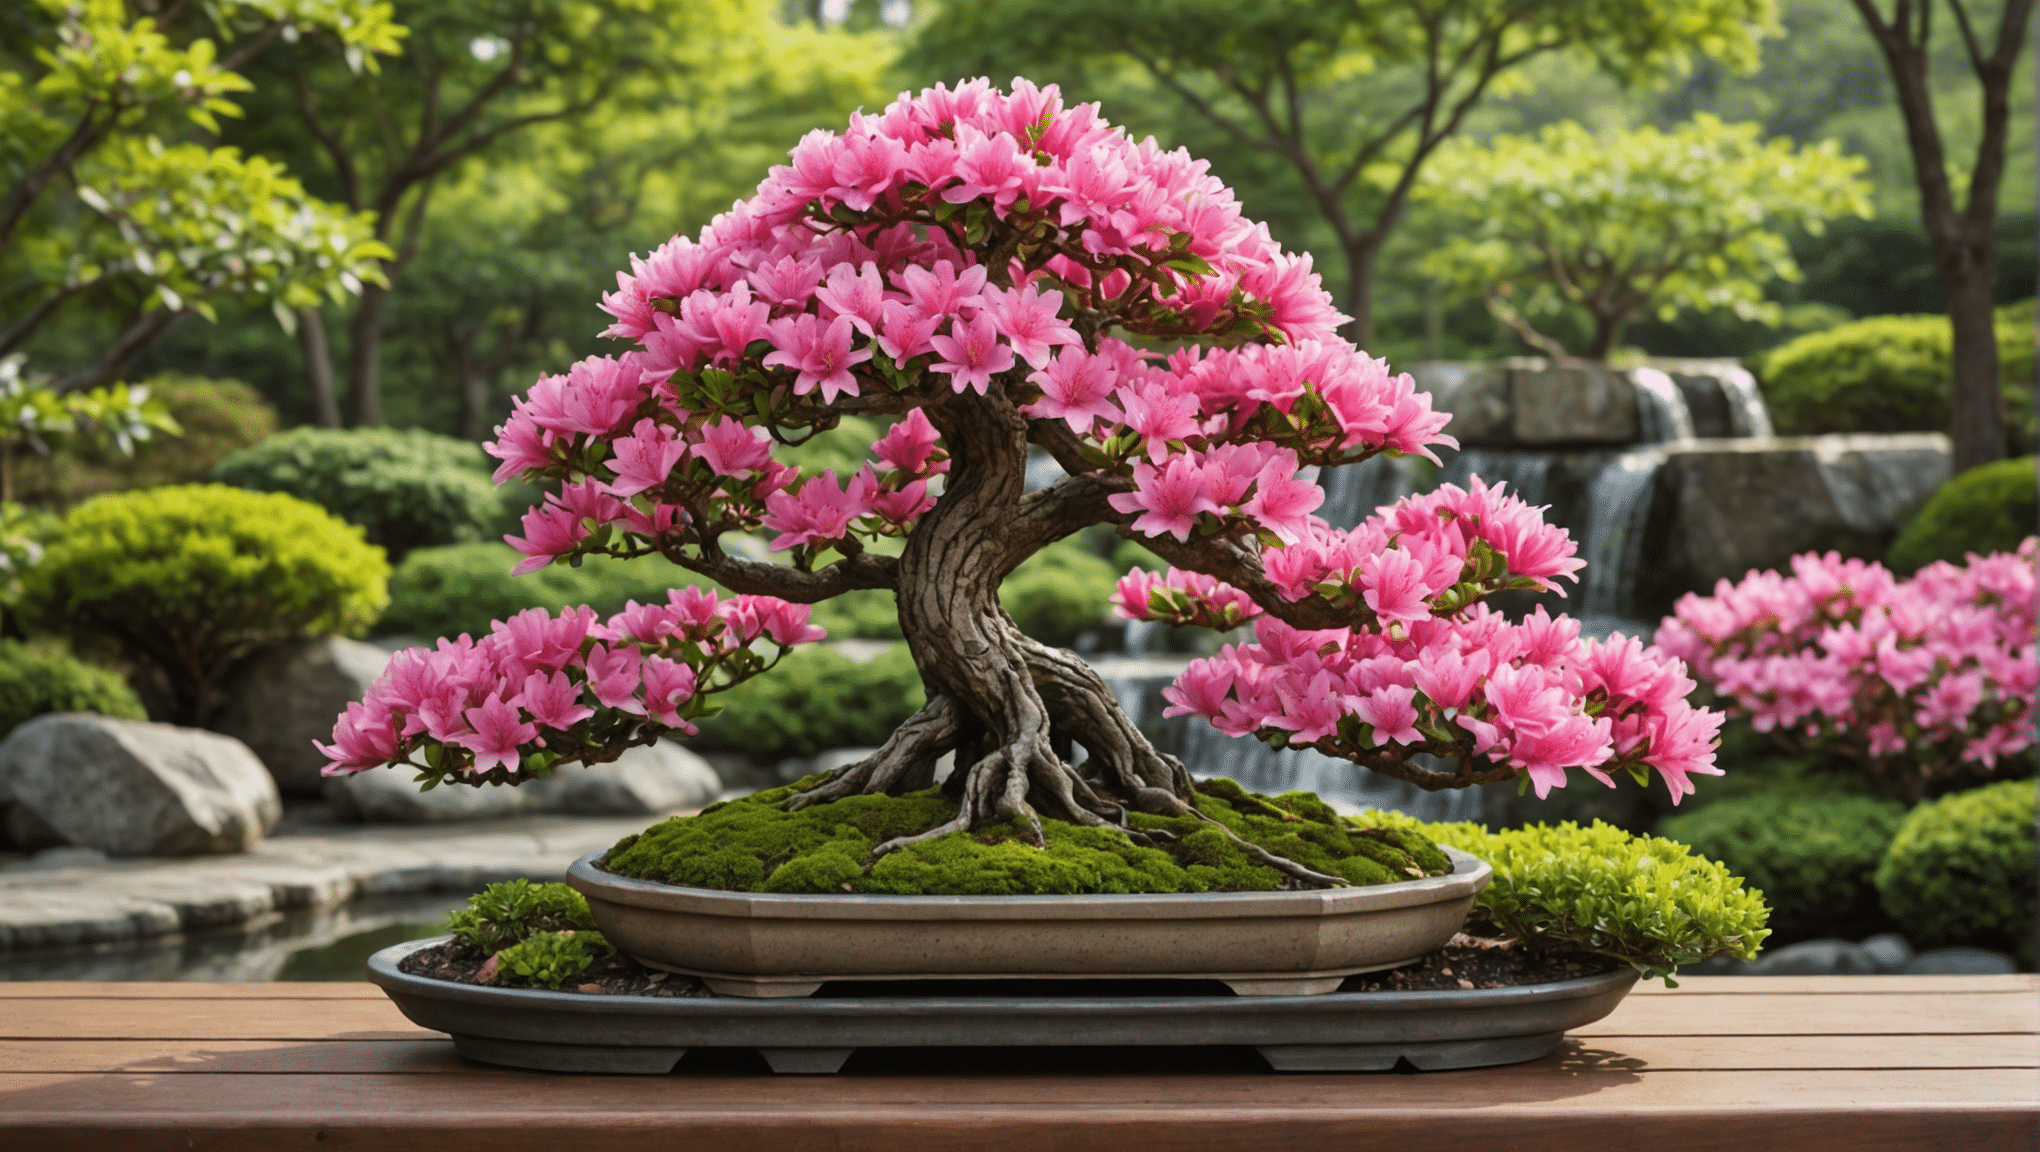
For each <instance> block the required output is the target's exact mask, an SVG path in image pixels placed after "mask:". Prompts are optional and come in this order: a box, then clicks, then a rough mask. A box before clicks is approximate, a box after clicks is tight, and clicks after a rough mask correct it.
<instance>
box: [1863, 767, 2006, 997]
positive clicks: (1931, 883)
mask: <svg viewBox="0 0 2040 1152" xmlns="http://www.w3.org/2000/svg"><path fill="white" fill-rule="evenodd" d="M2033 808H2034V804H2033V781H2031V780H2006V781H2004V782H2002V783H1998V784H1991V785H1988V786H1986V787H1983V788H1972V789H1970V790H1969V791H1967V792H1957V793H1954V794H1953V795H1949V796H1943V797H1942V798H1940V799H1939V800H1930V801H1928V802H1927V803H1925V804H1922V805H1920V806H1919V807H1917V808H1915V809H1913V810H1912V811H1911V812H1910V813H1908V814H1907V815H1906V818H1905V822H1904V823H1902V824H1900V825H1899V828H1898V835H1897V836H1896V837H1895V838H1893V840H1892V842H1891V848H1890V850H1889V851H1888V852H1886V853H1885V856H1884V861H1883V862H1882V863H1881V864H1879V865H1878V866H1877V891H1878V893H1879V894H1880V895H1881V896H1882V897H1883V900H1884V910H1885V911H1887V912H1889V913H1891V916H1892V919H1894V920H1897V921H1898V922H1899V924H1900V925H1901V926H1903V927H1904V929H1905V932H1906V935H1908V936H1910V937H1911V938H1912V941H1913V943H1914V944H1915V945H1917V946H1920V947H1935V946H1938V945H1944V944H1971V945H1977V946H1980V947H1985V948H2012V949H2016V950H2018V951H2021V952H2026V953H2027V956H2026V959H2027V960H2028V961H2029V962H2030V961H2031V960H2032V956H2031V954H2030V951H2029V950H2030V949H2031V947H2032V934H2033V908H2034V875H2033V861H2034V855H2033V852H2034V838H2033Z"/></svg>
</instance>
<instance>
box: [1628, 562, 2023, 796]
mask: <svg viewBox="0 0 2040 1152" xmlns="http://www.w3.org/2000/svg"><path fill="white" fill-rule="evenodd" d="M2036 548H2040V540H2036V539H2034V538H2032V537H2028V538H2027V539H2026V542H2025V543H2024V544H2022V545H2020V547H2019V550H2018V551H2017V552H2016V553H2009V552H2000V553H1997V554H1995V555H1991V556H1975V555H1972V556H1970V557H1969V559H1968V562H1967V563H1965V564H1963V565H1961V566H1959V567H1958V566H1956V565H1954V564H1949V563H1947V562H1945V561H1941V562H1936V563H1933V564H1929V565H1928V566H1927V567H1925V568H1923V569H1921V570H1920V571H1919V572H1918V573H1917V574H1916V575H1914V576H1913V577H1912V578H1910V579H1907V580H1900V579H1898V578H1897V577H1895V576H1893V575H1892V574H1891V573H1890V572H1888V571H1886V570H1885V568H1884V567H1883V565H1880V564H1876V563H1870V562H1866V561H1862V560H1844V559H1842V558H1841V557H1840V556H1838V555H1836V554H1835V553H1833V552H1830V553H1828V554H1826V555H1825V556H1822V555H1816V554H1814V553H1810V552H1809V553H1807V554H1806V555H1803V556H1795V557H1793V559H1792V574H1791V575H1790V576H1786V575H1782V574H1780V573H1777V572H1751V573H1750V574H1749V575H1747V576H1745V577H1743V579H1742V581H1741V582H1740V583H1737V584H1730V583H1729V582H1728V581H1726V580H1724V581H1722V582H1721V583H1720V584H1719V585H1718V586H1717V587H1716V589H1715V593H1714V595H1712V596H1697V595H1688V596H1686V597H1684V598H1682V599H1681V600H1680V601H1679V602H1678V604H1677V605H1676V607H1675V609H1674V614H1673V615H1672V616H1670V617H1668V618H1667V619H1666V620H1665V622H1664V625H1663V626H1662V627H1661V628H1660V629H1659V630H1658V637H1657V638H1658V643H1659V644H1660V645H1662V646H1663V647H1664V648H1665V650H1667V651H1670V652H1674V653H1677V654H1678V655H1680V656H1682V657H1684V658H1685V659H1687V660H1690V661H1692V663H1693V666H1694V668H1695V670H1696V671H1697V672H1698V673H1699V676H1700V679H1701V681H1702V682H1703V683H1705V684H1706V685H1707V686H1708V687H1709V688H1711V689H1713V690H1714V691H1716V692H1718V693H1720V694H1721V695H1722V696H1724V697H1726V698H1728V699H1729V700H1731V701H1733V702H1734V704H1735V706H1736V708H1737V709H1738V710H1739V711H1740V712H1742V713H1743V714H1745V715H1747V716H1748V717H1749V718H1750V723H1751V726H1752V727H1754V728H1756V729H1757V730H1758V731H1760V732H1769V733H1771V734H1772V735H1773V737H1774V738H1776V739H1778V740H1779V741H1780V742H1782V743H1785V744H1786V745H1788V746H1790V747H1793V748H1797V749H1806V750H1814V751H1822V752H1831V753H1834V754H1836V755H1839V756H1841V757H1842V758H1844V759H1846V760H1848V761H1851V762H1853V763H1854V764H1856V765H1857V766H1859V767H1860V768H1861V769H1862V770H1863V771H1864V773H1865V774H1866V775H1867V776H1869V778H1870V780H1871V781H1872V783H1874V784H1875V785H1876V786H1877V787H1878V788H1880V789H1881V790H1883V791H1884V792H1886V793H1888V794H1889V795H1891V796H1893V797H1895V798H1897V799H1900V800H1904V801H1905V802H1907V803H1909V804H1910V803H1917V802H1918V801H1919V799H1920V798H1921V796H1923V795H1924V794H1925V793H1926V791H1927V790H1928V789H1929V788H1930V787H1936V786H1944V785H1947V784H1957V785H1973V784H1977V783H1981V782H1983V781H1982V780H1979V779H1976V777H1984V778H1988V776H1989V774H1990V773H1992V772H1993V771H1995V770H1996V768H1997V767H1998V764H1999V762H2000V761H2003V760H2007V759H2010V758H2013V757H2016V756H2019V755H2021V754H2022V753H2025V752H2027V751H2028V750H2029V749H2031V748H2032V746H2033V715H2032V711H2031V708H2032V705H2031V701H2032V699H2033V692H2034V690H2035V688H2036V687H2040V663H2036V661H2035V651H2034V643H2033V617H2034V599H2035V597H2034V578H2033V561H2034V559H2035V550H2036Z"/></svg>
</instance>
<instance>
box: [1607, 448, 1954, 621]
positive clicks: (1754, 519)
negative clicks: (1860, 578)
mask: <svg viewBox="0 0 2040 1152" xmlns="http://www.w3.org/2000/svg"><path fill="white" fill-rule="evenodd" d="M1951 459H1952V449H1951V446H1950V444H1949V441H1948V438H1947V437H1946V436H1943V435H1941V434H1940V433H1938V432H1921V433H1904V434H1898V435H1874V434H1858V435H1837V436H1806V437H1787V438H1783V439H1774V440H1759V439H1749V440H1720V441H1713V442H1697V443H1691V444H1687V445H1679V446H1672V447H1670V448H1668V449H1667V450H1666V452H1665V456H1664V464H1663V466H1662V467H1661V468H1660V469H1659V471H1658V475H1657V487H1656V491H1655V493H1654V495H1653V503H1652V506H1651V515H1650V521H1651V524H1650V527H1649V529H1648V530H1647V532H1646V534H1645V537H1644V544H1643V555H1644V556H1646V557H1650V559H1649V560H1648V561H1647V562H1646V563H1644V564H1642V565H1641V566H1640V569H1639V571H1638V577H1639V587H1638V593H1639V604H1640V605H1641V606H1643V607H1645V608H1646V609H1647V610H1649V611H1660V610H1668V609H1669V608H1670V606H1671V603H1672V601H1673V600H1675V599H1676V598H1677V597H1678V596H1679V595H1680V594H1682V593H1684V592H1709V591H1712V589H1713V588H1714V584H1715V581H1717V580H1724V579H1726V580H1731V581H1733V580H1740V579H1742V577H1743V575H1744V574H1745V573H1747V572H1749V571H1750V570H1751V569H1753V568H1773V569H1781V570H1782V569H1783V568H1784V567H1785V565H1786V564H1787V562H1788V561H1790V560H1791V558H1792V557H1793V556H1794V555H1795V554H1797V553H1801V552H1809V551H1827V550H1829V549H1833V550H1836V551H1839V552H1841V553H1842V554H1844V555H1849V556H1865V557H1872V558H1878V557H1882V556H1883V555H1884V550H1885V549H1886V548H1887V547H1889V546H1890V544H1891V541H1892V538H1893V537H1894V536H1896V535H1897V533H1898V530H1899V528H1900V527H1901V526H1903V525H1904V523H1905V520H1906V517H1907V516H1909V515H1910V514H1911V513H1912V511H1913V510H1914V509H1915V508H1917V507H1918V506H1919V505H1920V504H1921V503H1922V502H1923V501H1925V500H1926V498H1927V497H1928V496H1930V495H1932V494H1933V492H1934V489H1936V488H1939V487H1940V486H1941V485H1942V484H1944V483H1946V482H1947V480H1948V477H1949V475H1950V473H1951Z"/></svg>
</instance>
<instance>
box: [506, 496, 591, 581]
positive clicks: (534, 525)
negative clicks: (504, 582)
mask: <svg viewBox="0 0 2040 1152" xmlns="http://www.w3.org/2000/svg"><path fill="white" fill-rule="evenodd" d="M587 535H588V528H587V525H585V524H583V523H582V521H581V517H579V516H576V515H574V514H573V513H571V512H569V511H567V510H566V509H564V508H561V507H559V506H558V505H555V504H542V505H540V506H538V507H536V508H533V509H532V510H531V511H529V512H526V513H525V514H524V535H523V536H521V537H518V536H505V537H503V539H504V541H505V542H507V543H508V544H509V545H510V546H511V547H512V548H515V549H517V550H518V551H519V552H522V553H524V555H525V559H523V560H520V561H518V562H517V566H516V567H514V568H512V569H510V573H511V575H513V576H522V575H524V574H525V573H526V572H536V571H538V570H539V569H540V568H543V567H545V566H546V565H548V564H550V563H552V562H553V561H554V560H555V559H557V558H558V557H561V556H564V555H566V554H567V553H569V552H572V551H573V550H574V546H575V545H577V544H579V543H580V542H581V541H582V540H583V539H584V538H586V537H587Z"/></svg>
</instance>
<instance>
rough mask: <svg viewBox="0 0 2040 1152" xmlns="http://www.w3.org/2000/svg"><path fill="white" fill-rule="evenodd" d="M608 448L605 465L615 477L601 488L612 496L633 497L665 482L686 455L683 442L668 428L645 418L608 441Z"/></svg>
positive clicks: (684, 442)
mask: <svg viewBox="0 0 2040 1152" xmlns="http://www.w3.org/2000/svg"><path fill="white" fill-rule="evenodd" d="M609 450H610V453H611V458H610V461H609V466H610V468H611V469H612V470H613V471H615V473H616V479H614V480H611V481H610V482H609V483H608V484H606V485H604V487H606V488H607V489H608V490H609V492H610V494H611V495H614V496H635V495H637V494H638V493H640V492H643V491H644V490H645V489H647V488H656V487H658V486H659V485H661V484H664V483H665V482H666V478H667V477H668V476H670V475H672V474H673V468H674V466H675V465H677V464H679V463H680V458H681V457H683V456H685V455H686V454H687V442H686V441H685V440H682V439H680V438H679V437H678V436H677V435H676V434H675V433H674V431H673V430H672V429H671V428H668V427H667V426H665V425H663V424H660V423H658V422H657V421H655V420H652V419H651V418H650V417H647V418H645V419H643V420H639V421H638V422H637V427H636V428H635V429H633V430H632V432H631V434H630V435H629V436H624V437H619V438H618V439H616V440H612V441H610V445H609Z"/></svg>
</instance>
